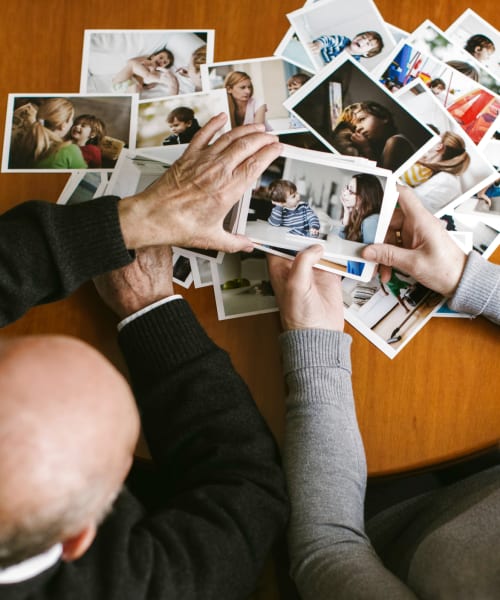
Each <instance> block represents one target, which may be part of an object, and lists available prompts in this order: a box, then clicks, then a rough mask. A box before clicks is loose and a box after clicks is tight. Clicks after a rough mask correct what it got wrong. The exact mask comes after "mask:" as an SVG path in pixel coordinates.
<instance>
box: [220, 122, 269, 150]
mask: <svg viewBox="0 0 500 600" xmlns="http://www.w3.org/2000/svg"><path fill="white" fill-rule="evenodd" d="M265 132H266V131H265V126H264V125H263V124H261V123H252V124H249V125H242V126H241V127H235V128H234V129H231V130H230V131H227V132H226V133H224V134H223V135H221V136H220V137H219V138H218V139H217V140H216V141H215V142H214V143H213V144H212V148H213V149H214V151H217V152H224V150H226V149H227V148H229V147H230V146H232V145H233V144H234V143H235V142H236V141H238V140H239V139H242V138H245V137H247V136H249V135H252V134H256V133H261V134H264V133H265ZM267 135H268V136H269V137H273V138H274V141H276V140H277V136H275V135H273V134H271V133H268V134H267Z"/></svg>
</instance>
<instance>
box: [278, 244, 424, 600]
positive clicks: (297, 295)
mask: <svg viewBox="0 0 500 600" xmlns="http://www.w3.org/2000/svg"><path fill="white" fill-rule="evenodd" d="M320 256H321V250H320V249H319V247H317V246H313V247H311V248H310V249H308V250H306V251H304V252H302V253H300V254H299V255H298V258H296V259H295V261H294V262H293V263H292V264H291V265H290V264H289V263H290V261H287V260H286V259H285V261H284V262H283V259H279V258H278V257H274V256H269V257H268V260H269V263H270V273H271V281H272V285H273V289H274V290H275V293H276V297H277V300H278V304H279V306H280V310H281V318H282V322H283V328H284V329H285V333H283V335H282V337H281V339H280V342H281V347H282V351H283V366H284V372H285V378H286V382H287V385H288V389H289V392H288V396H287V399H286V407H287V412H286V443H285V471H286V476H287V484H288V489H289V494H290V500H291V504H292V514H291V520H290V529H289V545H290V554H291V563H292V564H291V569H292V575H293V577H294V579H295V581H296V583H297V586H298V588H299V591H300V594H301V598H303V599H304V600H308V599H311V600H313V599H314V600H322V599H325V600H326V599H330V598H346V599H348V600H352V599H357V598H366V599H367V600H368V599H370V600H373V599H378V598H380V599H381V600H382V599H384V600H385V599H386V598H391V599H392V598H414V596H413V594H412V593H411V592H410V591H409V590H408V588H407V587H406V586H405V585H403V584H402V583H401V582H400V581H399V580H398V579H397V578H396V577H394V576H393V575H392V574H391V573H390V572H389V571H387V570H386V569H385V568H384V566H383V565H382V563H381V561H380V559H379V558H378V557H377V555H376V553H375V551H374V550H373V548H372V546H371V544H370V541H369V540H368V538H367V536H366V533H365V531H364V519H363V512H364V494H365V484H366V461H365V455H364V450H363V444H362V441H361V437H360V433H359V429H358V424H357V420H356V413H355V406H354V401H353V395H352V386H351V364H350V357H349V350H350V342H351V340H350V337H349V336H347V335H345V334H343V333H342V329H343V307H342V296H341V288H340V279H339V278H337V277H336V276H334V275H332V274H329V273H326V272H324V271H319V270H313V269H312V266H313V264H314V263H315V262H317V261H318V260H319V258H320Z"/></svg>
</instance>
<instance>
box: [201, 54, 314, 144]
mask: <svg viewBox="0 0 500 600" xmlns="http://www.w3.org/2000/svg"><path fill="white" fill-rule="evenodd" d="M301 73H305V72H304V71H303V70H302V69H301V68H300V67H298V66H297V65H294V64H292V63H290V62H288V61H285V60H283V59H282V58H275V57H272V58H263V59H254V60H251V61H238V62H233V63H214V64H210V65H204V66H202V81H203V87H204V89H225V90H226V93H227V100H228V105H229V115H230V119H231V126H232V127H237V126H239V125H247V124H250V123H260V124H264V125H265V127H266V130H267V131H273V132H276V133H280V132H286V131H290V129H293V128H296V127H297V126H299V124H298V123H294V122H293V121H292V122H291V120H290V114H289V112H288V111H287V110H286V109H285V108H284V107H283V102H284V101H285V100H286V99H287V98H288V97H289V94H290V87H292V88H293V90H294V93H296V91H295V90H297V89H298V88H297V86H296V84H295V83H293V84H292V81H294V80H291V78H292V77H293V76H294V75H299V74H301ZM306 75H309V73H306ZM299 79H301V81H302V84H301V85H303V84H304V81H305V78H302V77H301V78H299ZM296 81H298V79H297V80H296ZM300 126H302V125H300ZM302 127H303V126H302Z"/></svg>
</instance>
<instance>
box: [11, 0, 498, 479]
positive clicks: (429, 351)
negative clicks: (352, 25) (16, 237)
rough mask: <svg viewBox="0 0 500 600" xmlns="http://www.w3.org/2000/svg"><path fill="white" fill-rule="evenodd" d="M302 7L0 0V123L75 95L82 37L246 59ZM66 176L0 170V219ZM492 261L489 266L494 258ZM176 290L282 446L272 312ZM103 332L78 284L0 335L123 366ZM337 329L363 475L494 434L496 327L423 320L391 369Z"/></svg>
mask: <svg viewBox="0 0 500 600" xmlns="http://www.w3.org/2000/svg"><path fill="white" fill-rule="evenodd" d="M377 5H378V8H379V10H380V12H381V14H382V16H383V17H384V18H385V20H386V21H387V22H389V23H391V24H393V25H396V26H398V27H400V28H402V29H404V30H407V31H410V30H412V29H414V28H415V27H416V26H418V25H419V24H420V23H421V22H422V21H423V20H424V19H426V18H429V19H431V20H432V21H433V22H434V23H436V24H437V25H438V26H439V27H441V28H443V29H445V28H446V27H447V26H448V24H450V23H451V22H452V21H454V20H455V19H456V18H457V17H458V16H459V15H460V14H461V13H462V12H463V11H464V10H465V9H466V8H468V6H469V3H468V2H467V1H466V0H455V2H447V1H444V0H437V1H433V2H428V1H425V0H424V1H421V2H413V1H411V2H410V0H398V1H394V0H384V1H382V0H381V1H380V2H378V4H377ZM300 6H301V2H300V1H298V0H281V1H279V2H278V1H276V2H269V0H242V1H240V2H222V1H216V0H215V1H214V0H211V1H210V2H209V1H207V0H197V1H196V2H187V1H186V0H148V1H147V2H139V1H137V0H136V1H134V2H132V1H129V0H120V2H117V1H115V0H107V1H106V2H104V1H102V0H87V1H86V2H73V1H70V0H43V1H42V0H5V1H4V2H3V3H2V18H1V21H0V28H1V37H0V44H1V47H2V62H1V64H2V67H1V72H2V77H1V85H2V93H1V95H0V112H1V113H2V114H5V109H6V100H7V94H8V93H9V92H17V93H28V92H37V93H55V92H66V93H73V92H78V90H79V83H80V68H81V52H82V44H83V31H84V29H105V28H110V29H115V28H123V29H163V28H186V29H196V28H203V29H206V28H214V29H215V30H216V37H215V60H216V61H222V60H231V59H244V58H258V57H264V56H269V55H271V54H272V53H273V51H274V49H275V48H276V46H277V44H278V43H279V41H280V40H281V38H282V36H283V35H284V33H285V32H286V30H287V28H288V21H287V19H286V16H285V14H286V12H290V11H292V10H295V9H297V8H300ZM472 8H473V9H474V10H475V11H476V12H477V13H478V14H480V15H481V16H482V17H483V18H485V19H486V20H488V21H490V22H491V23H492V24H495V20H497V23H496V25H497V26H498V16H497V15H498V13H497V8H496V3H495V2H492V1H491V0H477V1H476V2H475V3H473V5H472ZM1 121H2V123H3V119H1ZM2 131H3V129H2ZM2 137H3V133H2ZM67 177H68V175H62V174H34V175H29V174H21V173H18V174H1V175H0V190H1V192H0V198H1V200H0V202H1V207H0V210H1V211H2V212H3V211H4V210H6V209H8V208H10V207H12V206H14V205H15V204H17V203H20V202H22V201H24V200H28V199H33V198H37V199H45V200H50V201H56V200H57V198H58V196H59V194H60V192H61V190H62V188H63V186H64V184H65V182H66V180H67ZM13 251H14V249H13ZM493 260H494V261H495V262H500V252H497V253H496V254H495V255H494V256H493ZM179 291H181V293H183V294H184V296H185V297H186V298H187V299H188V300H189V302H190V303H191V305H192V306H193V308H194V310H195V312H196V314H197V315H198V317H199V319H200V320H201V322H202V323H203V325H204V326H205V328H206V329H207V331H208V333H209V334H210V335H211V336H212V337H213V338H214V339H215V340H216V342H217V343H218V344H220V345H221V346H222V347H224V348H225V349H227V350H228V351H229V352H230V353H231V356H232V358H233V361H234V363H235V365H236V368H237V369H238V370H239V372H240V373H242V375H243V377H244V378H245V380H246V381H247V382H248V384H249V386H250V388H251V389H252V391H253V394H254V396H255V399H256V401H257V403H258V405H259V407H260V409H261V411H262V413H263V414H264V416H265V418H266V419H267V420H268V422H269V423H270V425H271V427H272V429H273V431H274V432H275V434H276V436H277V438H278V440H279V441H280V442H281V441H282V439H283V433H284V401H283V398H284V386H283V383H282V379H281V376H280V358H279V350H278V343H277V336H278V333H279V331H280V327H279V317H278V315H277V314H270V315H261V316H255V317H247V318H242V319H233V320H228V321H218V320H217V316H216V311H215V303H214V299H213V292H212V289H211V288H202V289H197V290H195V289H189V290H187V291H185V290H183V289H180V290H179ZM115 323H116V319H115V318H114V316H113V315H112V314H111V313H110V312H109V311H108V310H107V309H106V308H105V307H104V306H103V305H102V304H101V303H100V301H99V299H98V298H97V296H96V294H95V292H94V289H93V287H92V285H91V284H87V285H85V286H83V287H82V288H81V289H80V290H79V291H78V292H77V293H75V294H74V295H73V296H72V297H71V298H69V299H67V300H64V301H61V302H57V303H54V304H51V305H48V306H41V307H37V308H34V309H32V310H31V311H30V312H29V313H28V314H27V315H25V316H24V317H23V318H22V319H20V320H19V321H18V322H16V323H14V324H12V325H10V326H8V327H6V328H5V329H3V330H2V333H1V334H0V335H9V336H13V335H19V334H34V333H65V334H70V335H74V336H77V337H80V338H83V339H84V340H86V341H87V342H89V343H91V344H93V345H94V346H96V347H97V348H98V349H100V350H101V351H102V352H103V353H104V354H105V355H107V356H108V357H109V358H111V360H113V361H114V362H115V363H116V364H118V365H122V361H121V357H120V354H119V351H118V349H117V346H116V342H115ZM346 330H347V331H348V332H349V333H351V334H352V336H353V338H354V344H353V350H352V352H353V370H354V390H355V396H356V402H357V409H358V417H359V422H360V426H361V431H362V435H363V439H364V442H365V447H366V453H367V456H368V465H369V472H370V474H372V475H374V474H383V473H390V472H395V471H401V470H406V469H411V468H415V467H419V466H424V465H428V464H432V463H434V462H437V461H442V460H445V459H450V458H454V457H459V456H461V455H463V454H467V453H469V452H472V451H474V450H477V449H480V448H482V447H485V446H487V445H489V444H493V443H495V442H496V441H497V440H498V439H499V438H500V435H499V434H500V408H499V387H500V386H499V377H498V350H499V343H498V342H499V331H498V329H497V328H496V327H495V326H494V325H492V324H491V323H489V322H487V321H486V320H484V319H482V318H478V319H476V320H475V321H470V320H467V319H465V320H464V319H432V320H431V322H430V323H429V324H428V325H426V326H425V328H424V330H423V331H422V332H420V333H419V334H418V335H417V336H416V338H415V339H414V340H413V341H411V342H410V343H409V344H408V346H407V347H406V348H405V349H404V350H403V351H402V352H401V353H400V354H399V356H397V357H396V358H395V359H394V360H390V359H388V358H387V357H386V356H385V355H384V354H383V353H382V352H381V351H380V350H378V349H377V348H375V347H374V346H373V345H372V344H371V343H370V342H368V341H367V340H366V339H365V338H364V337H363V336H361V335H360V334H359V333H358V332H357V331H355V330H354V329H352V328H351V327H350V326H349V325H346Z"/></svg>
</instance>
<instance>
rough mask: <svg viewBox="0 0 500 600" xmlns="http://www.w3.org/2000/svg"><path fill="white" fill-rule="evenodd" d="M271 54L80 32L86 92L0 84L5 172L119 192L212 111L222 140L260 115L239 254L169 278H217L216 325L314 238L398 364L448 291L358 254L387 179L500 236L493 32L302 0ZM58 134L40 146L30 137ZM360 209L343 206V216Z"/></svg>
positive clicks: (374, 234) (463, 236)
mask: <svg viewBox="0 0 500 600" xmlns="http://www.w3.org/2000/svg"><path fill="white" fill-rule="evenodd" d="M285 18H287V19H288V21H289V24H290V28H289V30H288V32H287V33H286V34H285V36H284V38H283V39H282V40H281V41H280V42H279V43H278V45H277V47H276V50H275V52H274V54H273V55H272V56H265V57H252V58H250V57H249V58H246V59H244V60H231V59H228V60H225V61H221V62H214V44H215V31H214V30H212V29H194V30H186V29H162V30H113V29H111V30H109V29H107V30H88V31H86V32H85V36H84V44H83V57H82V68H81V78H80V91H79V93H74V94H60V93H53V92H52V93H47V94H39V93H36V94H35V93H33V94H30V93H25V94H10V95H9V100H8V106H7V115H6V128H5V138H4V145H3V156H2V171H3V172H21V173H24V172H52V171H53V170H54V169H58V170H59V171H62V172H67V173H70V177H69V179H68V182H67V184H66V186H65V187H64V189H63V192H62V193H61V196H60V198H59V202H60V203H65V204H71V203H77V202H86V201H89V200H91V199H92V198H95V197H99V196H103V195H114V196H119V197H123V196H128V195H132V194H135V193H137V192H140V191H141V190H143V189H145V188H146V187H147V186H148V185H150V184H151V183H153V182H154V181H155V180H156V179H157V178H158V177H161V176H162V174H163V173H165V172H166V171H167V170H168V169H169V168H170V166H171V165H172V164H173V163H174V162H175V161H176V160H177V159H178V158H179V157H180V156H181V155H182V153H183V152H184V150H185V149H186V147H187V145H188V144H189V142H190V141H191V139H192V138H193V136H194V135H195V134H196V132H197V131H198V130H199V129H200V128H201V127H203V126H204V125H205V124H206V123H207V122H208V121H209V120H210V119H211V118H212V117H213V116H215V115H217V114H219V113H221V112H223V113H226V114H227V117H228V118H227V124H226V126H225V128H224V130H223V131H222V132H220V134H219V135H222V134H223V133H224V132H225V131H228V130H229V129H230V128H232V127H236V126H239V125H242V124H247V123H262V124H264V125H265V128H266V130H267V131H269V132H271V133H273V134H275V135H277V136H278V137H279V139H280V141H281V142H282V143H283V148H284V149H283V152H282V154H281V156H279V157H278V158H277V159H276V160H275V161H273V162H272V163H271V164H270V165H269V166H268V167H267V169H266V170H265V171H264V172H263V173H262V174H261V176H260V177H259V179H258V180H257V181H255V182H253V184H252V185H251V186H250V188H249V189H248V190H246V192H245V193H244V195H243V196H242V198H241V199H240V200H239V202H238V203H237V204H236V205H235V206H234V207H233V210H232V211H231V212H230V214H228V215H227V218H226V219H225V222H224V227H225V229H226V230H227V231H230V232H233V233H240V234H244V235H246V236H247V237H248V238H250V239H251V240H252V241H253V242H254V245H255V250H254V252H253V253H251V254H244V253H236V254H231V255H229V254H224V253H223V252H216V251H209V252H207V251H203V250H200V249H196V248H174V249H173V253H174V255H173V256H174V282H175V283H176V284H177V285H179V286H181V287H184V288H188V287H189V286H191V285H194V287H204V286H213V289H214V294H215V300H216V306H217V314H218V317H219V319H230V318H236V317H246V316H249V315H256V314H262V313H265V312H273V311H277V310H278V308H277V305H276V300H275V297H274V294H273V290H272V286H271V284H270V278H269V272H268V268H267V260H266V255H267V254H269V253H272V254H277V255H279V256H283V257H285V258H286V259H288V260H293V258H294V256H295V255H296V254H297V252H300V251H301V250H302V249H303V248H305V247H307V246H309V245H311V244H320V245H321V246H322V247H323V258H322V260H321V261H320V263H319V264H318V265H317V267H318V268H321V269H323V270H327V271H331V272H333V273H336V274H338V275H340V276H341V277H342V289H343V299H344V305H345V317H346V319H347V320H348V322H349V323H351V325H353V326H354V327H355V328H356V329H357V330H358V331H360V332H361V333H362V334H363V335H364V336H366V337H367V338H368V339H369V340H370V341H372V342H373V343H374V344H375V345H376V346H377V347H378V348H379V349H381V350H382V351H383V352H384V353H385V354H386V355H387V356H388V357H390V358H393V357H394V356H396V355H397V354H398V353H399V351H400V350H401V349H402V348H403V347H405V346H406V344H407V343H408V342H409V341H410V340H411V339H412V338H413V337H414V336H415V335H416V333H417V332H418V331H420V330H421V328H422V327H423V326H424V325H425V324H426V323H427V322H428V321H429V319H430V318H431V317H432V316H447V317H449V316H453V317H464V316H465V315H459V314H457V313H453V311H451V310H450V309H449V308H448V307H447V305H446V303H445V299H444V298H442V297H440V296H439V295H437V294H435V293H433V292H432V291H430V290H428V289H426V288H424V287H423V286H421V285H420V284H418V283H417V282H416V281H414V280H413V279H412V278H411V277H409V276H408V275H407V274H405V273H400V272H396V271H394V272H393V276H392V278H391V280H390V281H389V282H388V283H386V284H383V283H382V282H381V281H380V278H379V277H378V274H377V265H375V264H373V263H369V262H366V261H364V260H363V259H362V258H361V250H362V248H363V247H364V246H365V245H366V244H370V243H373V242H382V241H384V238H385V235H386V232H387V230H388V227H389V225H390V222H391V217H392V214H393V211H394V208H395V207H396V206H397V184H400V185H406V186H410V187H411V188H412V189H413V191H414V193H415V195H416V196H417V197H418V198H420V200H421V201H422V202H423V204H424V205H425V206H426V207H427V208H428V209H429V211H431V212H432V213H433V214H434V215H435V216H436V218H438V219H441V220H442V221H443V226H444V227H446V228H447V229H448V231H449V233H450V236H452V237H453V239H454V240H455V242H456V243H457V244H459V245H460V247H461V248H462V249H463V250H464V252H469V251H471V250H474V251H476V252H479V253H480V254H482V255H483V256H484V257H485V258H488V257H489V256H490V255H491V254H492V253H493V252H494V250H495V249H496V248H497V247H498V245H499V241H500V178H499V177H500V176H499V170H500V117H499V112H500V97H499V94H500V79H499V78H500V34H499V32H498V30H497V29H496V28H495V27H493V26H492V25H491V24H489V23H487V22H486V21H485V20H484V19H482V18H481V17H480V16H479V15H477V14H476V13H475V12H474V11H473V10H471V9H468V10H466V11H465V12H464V13H463V14H462V15H461V16H460V17H459V18H458V19H457V20H456V21H455V22H454V23H452V24H450V26H449V27H448V29H446V30H441V29H439V28H438V27H437V26H436V25H435V24H433V23H432V22H431V21H429V20H426V21H425V22H424V23H422V24H421V25H420V26H419V27H418V28H417V29H415V31H413V32H406V31H403V30H401V29H398V28H397V27H395V26H394V25H393V24H390V23H387V22H385V20H384V18H383V16H382V15H381V13H380V11H379V10H378V8H377V6H376V4H375V3H374V2H373V1H372V0H358V1H357V2H351V3H349V4H347V5H346V3H345V2H341V0H318V1H314V0H308V1H307V2H306V3H305V5H304V6H303V8H301V9H299V10H296V11H294V12H292V13H289V14H288V15H286V17H285V15H284V19H285ZM49 130H50V135H51V136H59V138H60V144H59V145H58V150H57V152H55V153H53V154H51V155H48V156H46V155H36V156H35V155H34V153H33V150H32V148H33V147H34V145H33V140H34V136H35V135H36V131H41V132H46V131H49ZM353 215H355V217H354V216H353Z"/></svg>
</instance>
